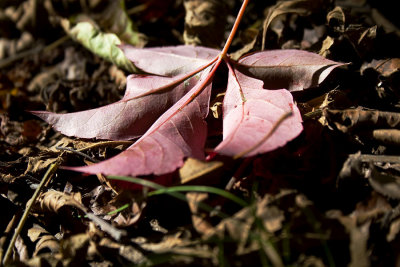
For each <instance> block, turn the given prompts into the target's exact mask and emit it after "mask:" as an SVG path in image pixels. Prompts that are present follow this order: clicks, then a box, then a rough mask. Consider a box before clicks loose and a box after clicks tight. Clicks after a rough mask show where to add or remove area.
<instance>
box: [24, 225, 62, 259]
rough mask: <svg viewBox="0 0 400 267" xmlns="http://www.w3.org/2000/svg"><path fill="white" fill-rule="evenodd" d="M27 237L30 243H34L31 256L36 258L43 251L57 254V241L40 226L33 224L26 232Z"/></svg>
mask: <svg viewBox="0 0 400 267" xmlns="http://www.w3.org/2000/svg"><path fill="white" fill-rule="evenodd" d="M28 237H29V238H30V239H31V241H32V242H34V243H36V245H35V251H34V252H33V256H37V255H38V254H41V253H43V252H45V251H46V252H47V251H50V252H51V253H58V252H59V250H60V244H59V241H58V240H57V239H56V238H55V237H54V236H53V235H51V234H50V233H49V232H47V231H46V230H45V229H44V228H43V227H41V226H40V225H37V224H34V225H33V227H32V228H30V229H29V230H28Z"/></svg>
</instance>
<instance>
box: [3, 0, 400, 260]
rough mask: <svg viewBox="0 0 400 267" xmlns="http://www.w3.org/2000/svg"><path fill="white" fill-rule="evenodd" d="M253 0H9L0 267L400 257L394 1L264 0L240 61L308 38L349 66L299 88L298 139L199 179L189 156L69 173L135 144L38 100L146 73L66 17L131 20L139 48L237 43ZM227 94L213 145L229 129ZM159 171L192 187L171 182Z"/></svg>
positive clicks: (81, 100)
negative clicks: (45, 115)
mask: <svg viewBox="0 0 400 267" xmlns="http://www.w3.org/2000/svg"><path fill="white" fill-rule="evenodd" d="M122 2H123V1H121V3H122ZM115 3H117V4H115ZM240 5H241V1H234V0H225V1H212V0H204V1H197V0H194V1H182V0H166V1H145V0H140V1H133V0H126V1H125V5H120V1H111V0H110V1H96V0H93V1H91V0H86V1H79V0H76V1H57V0H42V1H36V0H18V1H8V0H5V1H1V2H0V100H1V106H0V194H1V195H0V206H1V216H0V233H1V234H0V259H1V262H0V265H2V264H3V265H5V266H73V265H75V266H130V265H138V266H318V267H319V266H352V267H367V266H400V253H399V249H400V235H399V231H400V202H399V200H400V49H399V47H400V30H399V27H400V23H399V20H398V18H397V17H396V16H397V14H395V9H394V7H393V6H392V5H394V4H391V3H390V1H380V2H377V1H368V0H336V1H329V0H317V1H313V0H289V1H284V3H282V2H278V3H276V2H275V1H272V0H271V1H253V0H251V1H250V3H249V5H248V7H247V10H246V12H245V15H244V17H243V20H242V22H241V24H240V27H239V30H238V33H237V35H236V38H235V39H234V41H233V43H232V46H231V47H230V50H229V52H230V53H231V55H232V57H239V56H240V55H243V54H244V53H247V52H256V51H260V50H261V49H263V48H264V49H266V50H272V49H301V50H307V51H310V52H314V53H317V54H319V55H321V56H323V57H326V58H328V59H331V60H334V61H337V62H342V63H346V64H345V65H343V66H341V67H338V68H336V69H335V70H334V71H332V73H331V74H330V75H329V76H328V77H327V78H326V80H325V81H324V82H323V83H321V84H320V85H319V86H317V87H315V88H310V89H308V90H304V91H300V92H293V97H294V100H295V101H296V104H297V106H298V107H299V109H300V111H301V115H302V119H303V127H304V130H303V132H302V133H301V134H300V135H299V136H298V137H297V138H295V139H294V140H292V141H290V142H289V143H288V144H286V145H285V146H284V147H281V148H279V149H277V150H274V151H272V152H269V153H266V154H261V155H257V156H253V157H249V158H246V159H243V160H238V161H235V163H234V164H231V165H229V162H230V159H229V158H226V159H224V160H226V161H225V162H224V164H225V165H226V166H229V167H224V168H219V167H217V168H214V165H212V164H213V163H212V162H213V161H212V160H211V161H210V162H196V164H199V166H200V167H199V166H197V165H196V164H195V163H193V162H189V163H188V162H186V163H187V164H185V165H184V166H186V167H187V168H189V169H190V168H195V167H196V168H202V169H201V171H200V172H196V173H195V175H191V177H190V178H187V177H186V176H185V174H184V171H185V170H186V169H184V168H185V167H183V168H181V169H179V170H177V171H176V172H175V173H173V174H171V175H172V176H171V175H169V176H168V175H166V176H161V177H156V176H148V177H139V178H141V179H138V180H136V183H131V182H127V181H124V182H121V181H115V180H109V179H107V178H106V177H105V176H103V175H101V174H99V175H87V174H82V173H79V172H73V171H69V170H66V169H63V166H82V165H86V164H92V162H97V161H101V160H104V159H108V158H110V157H112V156H114V155H117V154H118V153H120V152H121V151H123V150H124V149H125V148H127V147H128V146H129V145H130V144H131V143H132V142H131V141H124V142H118V141H106V140H95V139H79V138H74V137H67V136H65V135H63V134H61V133H59V132H57V131H55V130H54V129H53V128H52V127H51V126H49V125H48V124H47V123H46V122H44V121H42V120H40V119H39V118H38V117H36V116H34V115H33V114H31V113H30V112H29V111H34V110H47V111H51V112H57V113H66V112H75V111H81V110H87V109H91V108H96V107H100V106H104V105H106V104H110V103H113V102H115V101H118V100H119V99H121V97H122V96H123V94H124V90H125V85H126V77H127V76H128V75H129V74H130V73H129V72H128V71H126V70H123V69H120V68H118V67H116V66H115V65H114V64H112V63H110V62H109V61H107V60H105V59H103V58H102V57H100V56H98V55H96V53H93V52H92V51H90V50H88V49H86V48H85V47H84V46H82V44H80V42H79V41H77V40H75V39H74V38H73V37H70V36H69V35H68V27H66V26H65V25H66V22H69V23H70V24H71V25H72V24H74V23H76V21H79V19H82V20H85V21H91V23H93V24H95V25H96V27H98V29H100V30H101V31H104V32H114V33H116V34H120V35H123V34H124V33H127V32H128V34H131V37H132V34H133V35H134V36H135V38H136V39H135V40H134V41H132V40H133V39H130V40H131V41H132V42H136V43H135V45H136V46H138V47H141V46H144V45H145V47H154V46H174V45H181V44H185V43H186V44H195V45H202V46H207V47H213V48H218V49H221V48H222V47H223V45H224V41H225V40H226V38H227V36H228V35H229V32H230V29H231V27H232V25H233V22H234V20H235V17H236V14H237V12H238V10H239V8H240ZM126 15H128V16H126ZM127 18H130V19H131V21H132V23H133V24H132V25H133V27H132V28H129V27H131V26H132V25H130V24H129V20H127ZM63 26H64V27H63ZM127 28H129V31H127V30H126V29H127ZM139 32H140V34H139ZM121 39H122V37H121ZM223 76H224V75H223ZM224 77H225V76H224ZM224 83H226V81H224V80H222V79H221V81H219V80H216V81H215V83H214V84H213V88H214V87H219V88H223V86H224V85H226V84H224ZM219 91H220V90H219ZM212 97H213V99H211V107H212V108H213V110H212V111H213V112H211V111H210V114H209V117H210V118H207V122H208V123H209V125H212V126H209V128H212V129H213V131H212V133H210V136H209V137H208V139H207V143H206V147H207V150H206V152H208V151H211V149H212V148H213V147H215V144H216V142H218V141H220V139H221V136H222V135H221V128H222V120H221V119H216V118H215V117H212V116H213V114H214V115H215V114H217V115H218V113H219V112H220V105H221V103H220V102H221V100H220V99H219V98H218V96H214V95H213V96H212ZM219 116H221V115H220V113H219ZM249 138H251V137H249ZM190 160H192V159H188V161H190ZM201 164H203V165H201ZM189 171H193V170H189ZM171 177H172V178H171ZM177 177H178V178H177ZM182 177H183V178H182ZM185 177H186V178H185ZM171 179H172V180H173V181H172V182H171ZM174 179H175V180H174ZM145 181H150V182H156V183H157V184H159V185H161V186H167V187H168V186H172V185H174V186H177V185H182V184H183V185H187V186H189V187H187V190H186V192H178V191H173V192H169V193H166V192H165V191H162V190H158V191H153V189H154V188H152V187H154V186H157V185H154V184H152V183H149V184H145V185H144V186H143V185H139V183H142V184H143V183H146V182H145ZM203 185H204V186H209V187H207V188H206V189H205V190H203V192H199V191H200V189H201V187H200V186H203ZM38 188H39V189H40V190H38ZM212 188H216V189H226V192H227V191H229V192H230V193H232V194H233V195H234V196H236V197H237V198H233V197H231V196H232V195H223V194H221V192H220V191H213V190H212ZM35 192H36V193H37V194H38V195H37V198H36V199H35V200H34V201H32V200H31V199H32V198H33V196H34V194H35ZM235 201H236V202H235ZM243 203H246V204H245V205H243ZM28 207H29V210H28V211H29V212H28V213H27V214H24V211H26V210H27V209H28ZM16 229H17V231H18V232H17V233H18V234H17V235H16V234H15V231H16Z"/></svg>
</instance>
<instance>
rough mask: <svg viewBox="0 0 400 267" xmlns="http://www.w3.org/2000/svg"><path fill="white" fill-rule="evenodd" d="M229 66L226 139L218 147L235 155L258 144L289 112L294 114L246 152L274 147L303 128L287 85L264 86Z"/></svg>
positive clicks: (225, 120) (230, 154) (225, 121)
mask: <svg viewBox="0 0 400 267" xmlns="http://www.w3.org/2000/svg"><path fill="white" fill-rule="evenodd" d="M228 67H229V78H228V88H227V90H226V95H225V98H224V103H223V114H224V117H223V131H224V132H223V141H222V142H221V143H220V144H219V145H218V146H217V147H216V149H215V151H216V152H218V153H220V154H224V155H229V156H235V155H238V154H240V153H241V152H243V151H246V150H247V149H249V148H251V147H253V146H255V145H256V144H257V143H258V142H259V141H260V140H262V139H263V138H264V136H266V135H267V134H268V133H269V132H270V131H271V130H272V128H273V127H274V125H275V124H276V123H277V122H278V120H279V119H280V118H281V117H282V116H283V115H284V114H285V113H288V112H292V113H293V115H292V116H291V117H290V118H289V119H286V120H285V121H284V122H283V123H282V124H281V125H279V128H278V129H277V130H276V131H275V132H274V133H273V134H272V135H271V136H270V137H269V138H268V140H266V142H264V143H263V144H261V145H260V146H258V147H257V148H255V149H254V150H252V151H251V152H250V153H248V154H246V156H252V155H255V154H259V153H265V152H269V151H272V150H274V149H276V148H278V147H281V146H283V145H285V144H286V143H287V142H288V141H290V140H292V139H294V138H295V137H296V136H297V135H298V134H299V133H300V132H301V131H302V129H303V127H302V124H301V122H302V120H301V115H300V111H299V110H298V108H297V107H296V105H295V104H294V103H293V97H292V95H291V94H290V93H289V92H288V91H287V90H285V89H280V90H263V89H262V85H263V82H262V81H261V80H257V79H254V78H250V77H247V76H244V75H242V76H236V74H235V71H234V70H233V69H232V68H231V67H230V65H228Z"/></svg>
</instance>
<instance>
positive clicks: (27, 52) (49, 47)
mask: <svg viewBox="0 0 400 267" xmlns="http://www.w3.org/2000/svg"><path fill="white" fill-rule="evenodd" d="M68 39H69V36H68V35H64V36H63V37H61V38H59V39H57V40H56V41H54V42H53V43H51V44H49V45H47V46H44V45H42V44H40V45H38V46H36V47H34V48H32V49H29V50H25V51H22V52H20V53H18V54H16V55H12V56H10V57H8V58H4V59H2V60H0V69H1V68H5V67H7V66H8V65H11V64H12V63H14V62H15V61H18V60H21V59H23V58H25V57H28V56H31V55H34V54H37V53H40V52H42V51H43V52H48V51H50V50H52V49H54V48H56V47H57V46H59V45H61V44H62V43H64V42H65V41H66V40H68Z"/></svg>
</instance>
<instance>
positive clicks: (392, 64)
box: [361, 58, 400, 77]
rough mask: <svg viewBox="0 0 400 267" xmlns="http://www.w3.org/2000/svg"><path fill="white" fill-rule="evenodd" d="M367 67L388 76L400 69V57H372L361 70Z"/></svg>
mask: <svg viewBox="0 0 400 267" xmlns="http://www.w3.org/2000/svg"><path fill="white" fill-rule="evenodd" d="M368 68H373V69H374V70H376V71H377V72H378V73H379V74H381V75H382V76H384V77H389V76H391V75H392V74H394V73H396V72H398V71H400V58H390V59H380V60H376V59H373V60H372V61H371V62H370V63H368V64H365V65H363V66H362V68H361V71H362V72H363V71H365V70H366V69H368Z"/></svg>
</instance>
